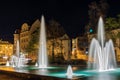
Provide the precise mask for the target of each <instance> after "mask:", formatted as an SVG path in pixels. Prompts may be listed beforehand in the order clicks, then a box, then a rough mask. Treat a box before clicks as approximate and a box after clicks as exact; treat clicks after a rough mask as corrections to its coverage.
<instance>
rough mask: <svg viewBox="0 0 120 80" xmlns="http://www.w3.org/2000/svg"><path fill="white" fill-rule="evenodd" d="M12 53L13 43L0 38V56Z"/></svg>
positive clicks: (7, 55) (8, 55)
mask: <svg viewBox="0 0 120 80" xmlns="http://www.w3.org/2000/svg"><path fill="white" fill-rule="evenodd" d="M12 54H13V44H12V43H9V42H8V41H2V40H0V57H5V56H6V57H10V56H11V55H12Z"/></svg>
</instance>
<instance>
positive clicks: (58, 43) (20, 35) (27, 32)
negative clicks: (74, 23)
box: [14, 19, 71, 60]
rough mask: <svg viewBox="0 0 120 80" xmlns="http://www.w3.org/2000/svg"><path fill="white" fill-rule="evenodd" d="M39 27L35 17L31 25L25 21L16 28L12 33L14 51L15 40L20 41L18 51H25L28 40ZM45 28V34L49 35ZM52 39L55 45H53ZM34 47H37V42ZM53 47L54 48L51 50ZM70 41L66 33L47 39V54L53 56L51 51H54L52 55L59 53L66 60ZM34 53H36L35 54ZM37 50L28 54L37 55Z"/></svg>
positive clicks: (34, 56) (33, 56)
mask: <svg viewBox="0 0 120 80" xmlns="http://www.w3.org/2000/svg"><path fill="white" fill-rule="evenodd" d="M39 27H40V20H39V19H37V20H36V21H35V22H34V23H33V24H32V25H31V26H29V25H28V24H27V23H24V24H23V25H22V26H21V28H20V29H19V30H16V31H15V33H14V52H16V42H17V40H19V41H20V51H21V52H22V53H27V52H26V48H27V46H28V44H29V41H30V40H31V35H32V34H33V33H35V31H36V30H38V29H39ZM48 32H49V31H48V30H47V32H46V33H47V36H50V34H49V33H48ZM53 40H54V43H55V45H54V46H53ZM36 47H39V46H38V44H37V45H36ZM53 49H54V50H53ZM70 49H71V48H70V42H69V37H68V35H67V34H64V35H62V36H59V37H57V38H55V39H52V38H50V39H47V51H48V55H50V56H53V55H52V53H53V52H54V57H58V56H60V55H63V57H64V58H65V59H66V60H67V59H68V56H69V53H70V51H71V50H70ZM35 53H36V54H35ZM37 53H38V52H33V53H31V54H29V56H32V58H33V59H35V58H36V57H37Z"/></svg>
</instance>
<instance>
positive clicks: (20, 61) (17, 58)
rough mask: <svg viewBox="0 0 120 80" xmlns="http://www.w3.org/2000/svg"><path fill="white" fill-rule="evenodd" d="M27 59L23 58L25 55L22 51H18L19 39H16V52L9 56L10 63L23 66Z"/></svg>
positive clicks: (14, 65)
mask: <svg viewBox="0 0 120 80" xmlns="http://www.w3.org/2000/svg"><path fill="white" fill-rule="evenodd" d="M27 61H28V59H26V58H25V55H24V54H23V53H20V50H19V41H18V40H17V45H16V54H15V55H12V56H11V59H10V64H11V65H12V66H13V67H23V66H25V64H26V63H27Z"/></svg>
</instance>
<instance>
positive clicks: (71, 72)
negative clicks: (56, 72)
mask: <svg viewBox="0 0 120 80" xmlns="http://www.w3.org/2000/svg"><path fill="white" fill-rule="evenodd" d="M66 75H67V78H72V77H73V70H72V67H71V66H70V65H69V66H68V68H67V73H66Z"/></svg>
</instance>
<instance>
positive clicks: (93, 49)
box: [88, 17, 116, 71]
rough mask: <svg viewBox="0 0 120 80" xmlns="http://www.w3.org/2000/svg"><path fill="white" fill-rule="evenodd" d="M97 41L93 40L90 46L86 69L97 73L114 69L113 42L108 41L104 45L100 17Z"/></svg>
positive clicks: (102, 26)
mask: <svg viewBox="0 0 120 80" xmlns="http://www.w3.org/2000/svg"><path fill="white" fill-rule="evenodd" d="M97 37H98V40H97V39H95V38H93V39H92V41H91V44H90V49H89V57H88V68H93V69H96V70H98V71H108V70H111V69H114V68H115V67H116V59H115V52H114V46H113V42H112V40H111V39H110V40H109V41H108V42H106V43H105V36H104V25H103V20H102V17H100V19H99V23H98V34H97Z"/></svg>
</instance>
